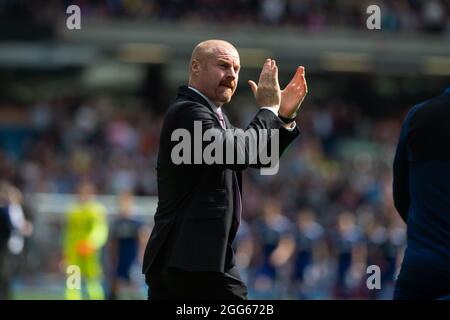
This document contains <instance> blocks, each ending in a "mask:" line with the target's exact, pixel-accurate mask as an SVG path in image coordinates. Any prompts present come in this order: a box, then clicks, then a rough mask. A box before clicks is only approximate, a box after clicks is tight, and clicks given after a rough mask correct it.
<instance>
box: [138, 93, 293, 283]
mask: <svg viewBox="0 0 450 320" xmlns="http://www.w3.org/2000/svg"><path fill="white" fill-rule="evenodd" d="M225 120H226V122H227V128H231V124H230V123H229V121H228V119H227V118H226V117H225ZM194 121H201V122H202V129H203V132H204V131H205V130H207V129H210V128H217V129H219V130H220V132H221V137H220V139H222V141H221V143H231V144H233V145H234V148H235V149H236V148H242V147H243V146H242V145H238V143H237V142H236V141H233V140H234V139H231V140H230V137H229V136H228V135H226V134H225V130H223V129H222V127H221V125H220V122H219V119H218V118H217V115H216V113H215V112H214V111H213V110H212V108H211V107H210V106H209V104H208V103H207V101H205V100H204V99H203V98H202V97H201V96H200V95H199V94H197V93H196V92H194V91H193V90H191V89H189V88H188V87H185V86H183V87H180V89H179V93H178V96H177V99H176V101H175V102H174V103H173V104H172V105H171V106H170V107H169V109H168V111H167V114H166V116H165V119H164V123H163V127H162V131H161V137H160V146H159V153H158V162H157V168H156V169H157V182H158V208H157V211H156V213H155V217H154V218H155V224H154V228H153V230H152V234H151V236H150V239H149V242H148V244H147V248H146V251H145V256H144V264H143V272H144V273H147V274H148V273H150V272H151V270H152V269H153V267H155V268H156V269H158V270H160V269H161V268H166V267H176V268H179V269H183V270H188V271H216V272H224V271H225V270H228V269H230V268H231V267H232V266H233V265H234V253H233V250H232V248H231V244H232V241H233V239H234V237H235V235H236V232H237V225H238V221H237V217H236V215H235V214H234V206H235V205H236V199H234V192H235V191H236V188H237V184H238V185H239V190H242V184H241V170H243V169H245V168H247V167H249V165H250V164H249V163H248V161H247V160H248V159H246V163H244V164H212V165H207V164H182V165H175V164H173V162H172V160H171V152H172V148H173V147H174V145H176V144H177V143H178V142H177V141H171V135H172V132H173V131H174V130H175V129H179V128H184V129H186V130H188V131H189V132H190V133H191V135H192V136H193V135H194ZM250 128H254V129H280V130H279V141H280V155H281V153H282V151H283V150H284V149H285V148H286V147H287V146H288V144H289V143H290V142H291V141H292V140H293V139H294V138H295V137H296V136H297V135H298V134H299V131H298V129H297V128H296V129H295V130H293V131H292V132H290V131H288V130H286V129H284V128H283V127H282V123H281V121H280V120H279V119H278V117H277V116H276V115H275V114H274V113H273V112H271V111H270V110H265V109H262V110H260V111H259V112H258V113H257V114H256V116H255V117H254V119H253V120H252V121H251V123H250V125H249V127H248V128H247V130H248V129H250ZM246 151H248V150H246ZM192 152H193V150H192ZM192 156H193V154H192ZM254 166H255V167H260V166H261V165H260V164H256V165H254ZM234 175H236V178H237V179H235V177H234ZM236 180H237V181H238V183H235V181H236Z"/></svg>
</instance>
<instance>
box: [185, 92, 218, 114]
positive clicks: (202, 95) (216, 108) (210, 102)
mask: <svg viewBox="0 0 450 320" xmlns="http://www.w3.org/2000/svg"><path fill="white" fill-rule="evenodd" d="M188 88H189V89H191V90H192V91H194V92H196V93H198V94H199V95H200V96H201V97H202V98H203V99H205V100H206V102H208V103H209V105H210V106H211V108H212V109H213V110H214V112H218V111H219V110H221V108H220V107H218V106H216V105H215V104H214V103H213V102H212V101H211V100H209V98H208V97H207V96H205V95H204V94H203V93H201V92H200V91H198V90H197V89H196V88H194V87H191V86H188Z"/></svg>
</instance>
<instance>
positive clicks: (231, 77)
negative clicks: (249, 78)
mask: <svg viewBox="0 0 450 320" xmlns="http://www.w3.org/2000/svg"><path fill="white" fill-rule="evenodd" d="M236 77H237V72H236V71H234V69H233V68H230V69H229V71H228V73H227V79H228V80H234V79H236Z"/></svg>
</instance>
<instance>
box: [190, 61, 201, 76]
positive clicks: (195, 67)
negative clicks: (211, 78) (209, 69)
mask: <svg viewBox="0 0 450 320" xmlns="http://www.w3.org/2000/svg"><path fill="white" fill-rule="evenodd" d="M200 69H201V65H200V62H199V61H198V60H197V59H193V60H192V63H191V71H192V73H193V74H198V73H199V72H200Z"/></svg>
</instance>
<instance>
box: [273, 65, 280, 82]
mask: <svg viewBox="0 0 450 320" xmlns="http://www.w3.org/2000/svg"><path fill="white" fill-rule="evenodd" d="M273 79H274V83H275V85H276V86H279V84H278V67H277V66H276V65H275V67H274V68H273Z"/></svg>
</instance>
